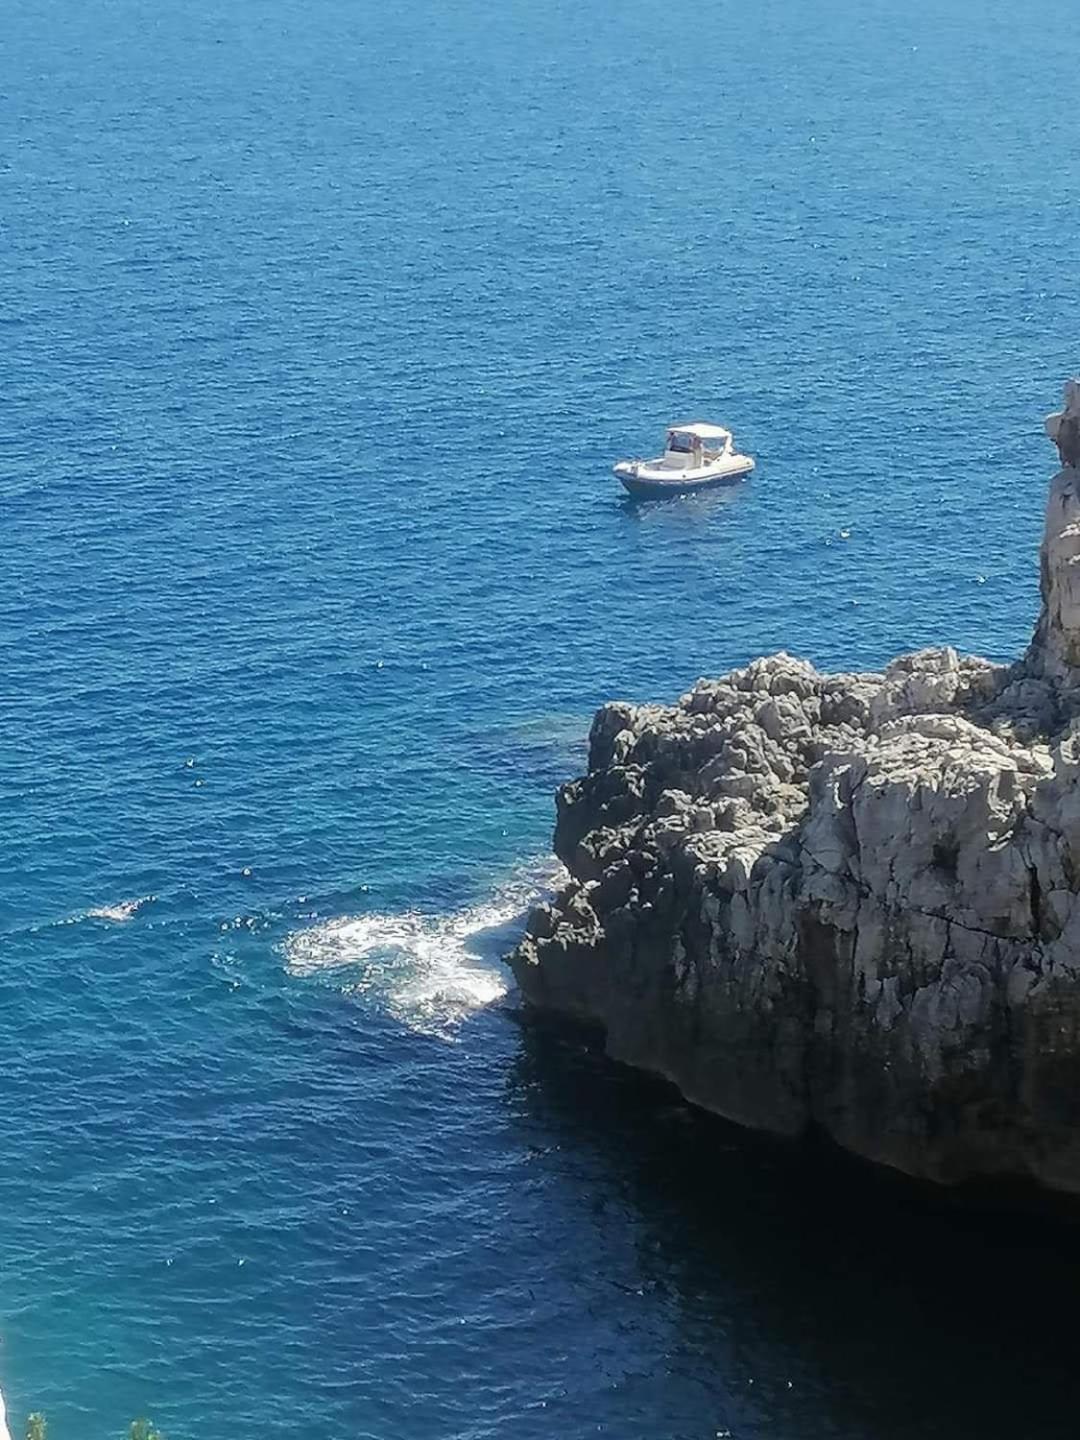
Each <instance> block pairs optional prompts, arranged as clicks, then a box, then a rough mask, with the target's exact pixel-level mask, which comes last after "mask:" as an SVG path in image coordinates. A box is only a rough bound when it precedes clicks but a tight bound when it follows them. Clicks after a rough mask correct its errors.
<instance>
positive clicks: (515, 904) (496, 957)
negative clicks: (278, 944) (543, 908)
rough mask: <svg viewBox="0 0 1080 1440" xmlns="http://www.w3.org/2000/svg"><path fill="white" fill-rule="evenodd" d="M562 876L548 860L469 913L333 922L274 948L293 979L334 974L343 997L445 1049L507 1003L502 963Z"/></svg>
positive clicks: (348, 918) (402, 914) (347, 918)
mask: <svg viewBox="0 0 1080 1440" xmlns="http://www.w3.org/2000/svg"><path fill="white" fill-rule="evenodd" d="M562 873H563V872H562V867H561V866H560V865H559V864H558V862H557V861H556V860H554V859H553V858H552V859H549V860H547V861H546V862H537V863H536V864H535V865H532V866H529V867H527V868H524V867H523V868H522V869H520V870H518V871H516V872H515V873H514V874H513V875H512V876H511V877H510V878H509V879H508V880H507V881H506V882H505V883H504V884H503V885H501V886H499V888H498V889H497V890H496V891H495V892H494V894H492V896H491V897H490V898H489V899H487V900H485V901H484V902H482V903H481V904H478V905H473V906H470V907H468V908H467V909H462V910H458V911H452V912H450V913H449V914H446V913H442V914H432V913H429V912H425V911H422V910H403V911H391V912H388V913H382V914H372V915H358V916H341V917H339V918H338V919H335V920H328V921H325V922H324V923H322V924H319V925H313V926H312V927H311V928H309V929H306V930H296V931H294V932H293V933H292V934H291V935H290V936H289V937H288V938H287V940H286V941H285V942H284V945H283V947H282V948H283V951H284V956H285V964H286V967H287V969H288V970H289V972H290V974H293V975H297V976H310V975H317V974H328V975H337V974H340V977H341V980H342V988H343V990H344V992H345V993H347V994H354V995H359V996H365V997H369V998H370V999H371V1000H372V1001H374V1002H375V1003H376V1004H378V1005H380V1006H381V1007H382V1008H384V1009H385V1010H386V1012H387V1013H388V1014H390V1015H392V1016H393V1017H394V1018H395V1019H397V1020H399V1021H400V1022H401V1023H402V1024H404V1025H407V1026H408V1027H409V1029H411V1030H415V1031H418V1032H420V1033H422V1034H427V1035H434V1036H438V1037H439V1038H441V1039H452V1038H453V1036H454V1033H455V1031H456V1030H457V1027H458V1026H459V1025H460V1024H461V1022H462V1021H463V1020H464V1019H465V1018H466V1017H467V1016H469V1015H470V1014H472V1013H473V1012H474V1011H476V1010H479V1009H482V1008H483V1007H484V1006H486V1005H491V1004H493V1003H494V1002H495V1001H497V1000H500V999H501V998H502V997H503V996H504V995H505V994H506V992H507V990H508V989H509V986H510V978H509V973H508V972H507V970H506V967H505V965H504V964H503V963H502V958H503V956H504V955H505V954H506V952H507V951H508V950H509V949H510V948H511V947H512V946H513V944H514V943H515V941H516V939H517V937H518V935H519V934H520V933H521V930H522V928H523V927H524V922H525V916H526V914H527V912H528V909H529V907H530V906H531V905H533V904H535V902H536V901H537V900H539V899H541V898H543V896H544V895H545V894H547V893H549V892H550V891H551V890H552V889H553V888H554V886H555V885H557V884H558V883H559V879H560V876H561V875H562Z"/></svg>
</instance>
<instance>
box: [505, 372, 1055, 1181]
mask: <svg viewBox="0 0 1080 1440" xmlns="http://www.w3.org/2000/svg"><path fill="white" fill-rule="evenodd" d="M1047 429H1048V431H1049V433H1050V435H1051V438H1053V439H1054V440H1055V441H1056V443H1057V444H1058V446H1059V450H1060V453H1061V457H1062V461H1063V462H1064V463H1063V468H1062V469H1061V471H1060V472H1059V473H1058V475H1057V476H1055V478H1054V480H1053V483H1052V485H1051V490H1050V497H1049V501H1048V505H1047V519H1046V531H1045V537H1044V541H1043V546H1042V582H1041V584H1042V613H1041V616H1040V619H1039V624H1038V628H1037V630H1036V633H1035V637H1034V639H1033V641H1032V644H1031V647H1030V649H1029V650H1028V652H1027V654H1026V655H1025V656H1024V657H1023V658H1022V659H1021V660H1020V661H1019V662H1017V664H1015V665H1012V666H998V665H993V664H991V663H989V662H988V661H985V660H980V659H971V658H962V657H960V656H958V655H957V654H956V652H955V651H954V650H951V649H948V648H945V649H940V650H927V651H920V652H918V653H916V654H913V655H905V656H901V657H900V658H899V659H897V660H894V661H893V662H892V664H891V665H890V666H889V667H888V668H887V669H886V670H885V671H884V673H882V674H850V675H826V674H821V673H819V672H818V671H817V670H815V669H814V668H813V667H812V666H811V665H809V664H807V663H806V662H804V661H801V660H797V659H793V658H792V657H791V656H789V655H784V654H780V655H774V656H770V657H768V658H766V659H761V660H756V661H754V662H753V664H751V665H749V666H747V667H746V668H745V669H742V670H735V671H733V672H732V673H731V674H729V675H727V676H725V677H724V678H723V679H720V680H703V681H700V682H699V683H698V684H697V685H696V686H695V687H694V688H693V690H691V691H690V692H689V694H687V695H684V696H683V697H682V698H681V699H680V700H679V701H678V702H677V703H676V704H675V705H672V706H657V705H640V706H637V705H629V704H623V703H616V704H610V705H606V706H604V707H603V708H602V709H601V710H600V711H599V712H598V714H597V716H596V718H595V720H594V722H593V726H592V732H591V737H590V752H589V765H588V773H587V774H586V775H585V776H584V777H583V778H581V779H579V780H575V781H573V782H572V783H570V784H568V785H566V786H564V787H563V788H562V790H561V791H560V793H559V797H558V821H557V825H556V832H555V848H556V851H557V852H558V854H559V856H560V858H561V859H562V860H563V862H564V863H565V864H566V866H567V867H568V869H569V872H570V879H569V881H568V883H567V884H566V885H565V886H564V888H563V889H562V890H561V892H560V893H559V894H558V895H557V896H556V897H555V899H554V900H553V902H552V903H550V904H547V905H541V906H539V907H538V908H537V909H536V910H535V911H534V912H533V914H532V916H531V918H530V921H529V925H528V929H527V932H526V935H525V937H524V939H523V940H522V942H521V944H520V945H519V946H518V948H517V949H516V950H515V951H514V953H513V954H512V955H511V957H510V964H511V966H512V968H513V970H514V973H515V975H516V977H517V980H518V983H519V985H520V987H521V990H522V993H523V995H524V997H525V999H526V1001H527V1002H529V1003H530V1004H532V1005H534V1006H538V1007H543V1008H546V1009H550V1010H554V1011H558V1012H561V1013H564V1014H567V1015H571V1016H574V1017H577V1018H581V1019H585V1020H588V1021H591V1022H594V1023H596V1024H599V1025H600V1026H602V1027H603V1030H604V1032H605V1034H606V1043H607V1048H608V1050H609V1052H610V1053H611V1054H612V1055H613V1056H614V1057H616V1058H617V1059H619V1060H622V1061H625V1062H627V1063H629V1064H632V1065H637V1066H640V1067H643V1068H645V1069H648V1070H652V1071H655V1072H658V1073H660V1074H662V1075H665V1076H667V1077H668V1078H669V1079H671V1080H673V1081H674V1082H675V1083H676V1084H677V1085H678V1086H679V1088H680V1089H681V1090H682V1092H683V1093H684V1094H685V1095H686V1096H687V1097H688V1098H689V1099H691V1100H693V1101H696V1102H697V1103H699V1104H701V1105H704V1106H706V1107H707V1108H709V1109H711V1110H714V1111H717V1112H719V1113H720V1114H723V1115H726V1116H728V1117H729V1118H731V1119H733V1120H736V1121H739V1122H740V1123H743V1124H746V1125H750V1126H754V1127H756V1128H760V1129H765V1130H770V1131H774V1132H777V1133H781V1134H786V1135H798V1134H801V1133H803V1132H805V1131H807V1130H809V1129H810V1128H812V1127H819V1128H821V1129H823V1130H825V1131H826V1132H827V1133H828V1134H830V1135H831V1136H832V1137H833V1138H834V1139H835V1140H837V1141H838V1142H839V1143H840V1144H842V1145H844V1146H846V1147H847V1148H848V1149H850V1150H852V1151H855V1152H857V1153H859V1154H861V1155H864V1156H867V1157H869V1158H871V1159H873V1160H876V1161H879V1162H882V1163H885V1164H888V1165H892V1166H895V1167H897V1168H899V1169H901V1170H904V1171H907V1172H908V1173H910V1174H913V1175H918V1176H923V1177H928V1178H932V1179H936V1180H940V1181H947V1182H955V1181H959V1180H963V1179H970V1178H977V1177H1025V1178H1031V1179H1035V1180H1037V1181H1038V1182H1039V1183H1041V1184H1043V1185H1045V1186H1047V1187H1050V1188H1054V1189H1059V1190H1067V1191H1072V1192H1080V718H1076V717H1080V469H1078V468H1077V466H1078V465H1080V384H1077V383H1075V382H1073V383H1071V384H1070V385H1069V386H1068V387H1067V388H1066V404H1065V408H1064V410H1063V412H1062V413H1061V414H1060V415H1056V416H1052V417H1051V418H1050V420H1049V421H1048V422H1047Z"/></svg>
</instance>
